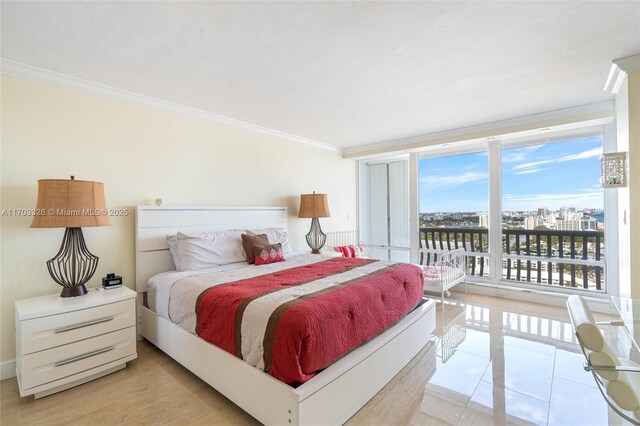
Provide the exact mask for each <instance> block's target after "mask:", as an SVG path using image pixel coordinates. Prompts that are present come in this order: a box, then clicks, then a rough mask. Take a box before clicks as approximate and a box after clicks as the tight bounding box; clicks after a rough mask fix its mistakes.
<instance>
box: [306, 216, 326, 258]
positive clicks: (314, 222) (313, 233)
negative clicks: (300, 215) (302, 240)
mask: <svg viewBox="0 0 640 426" xmlns="http://www.w3.org/2000/svg"><path fill="white" fill-rule="evenodd" d="M326 241H327V234H325V233H324V232H322V228H320V221H319V220H318V218H317V217H314V218H312V219H311V229H310V230H309V233H308V234H307V244H309V247H311V253H314V254H320V249H321V248H322V247H323V246H324V243H325V242H326Z"/></svg>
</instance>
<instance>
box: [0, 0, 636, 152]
mask: <svg viewBox="0 0 640 426" xmlns="http://www.w3.org/2000/svg"><path fill="white" fill-rule="evenodd" d="M1 14H2V17H1V19H2V20H1V36H2V42H1V49H2V50H1V56H2V58H4V59H9V60H12V61H17V62H21V63H25V64H29V65H33V66H37V67H41V68H45V69H48V70H52V71H56V72H59V73H63V74H67V75H70V76H75V77H78V78H82V79H85V80H89V81H94V82H98V83H101V84H104V85H108V86H113V87H116V88H120V89H125V90H129V91H132V92H136V93H139V94H142V95H145V96H150V97H153V98H157V99H161V100H166V101H170V102H174V103H177V104H180V105H184V106H188V107H192V108H196V109H200V110H203V111H207V112H210V113H214V114H219V115H222V116H226V117H230V118H233V119H236V120H241V121H245V122H249V123H253V124H256V125H260V126H264V127H267V128H270V129H274V130H277V131H280V132H285V133H289V134H292V135H296V136H300V137H303V138H308V139H312V140H315V141H319V142H323V143H327V144H331V145H334V146H337V147H339V148H347V147H353V146H360V145H365V144H370V143H375V142H380V141H386V140H392V139H398V138H404V137H409V136H414V135H419V134H428V133H433V132H438V131H444V130H450V129H455V128H460V127H466V126H471V125H475V124H480V123H487V122H492V121H497V120H503V119H508V118H512V117H519V116H524V115H529V114H533V113H538V112H543V111H549V110H554V109H560V108H566V107H571V106H575V105H582V104H588V103H592V102H599V101H603V100H608V99H611V94H608V93H606V92H604V91H603V89H602V88H603V86H604V83H605V80H606V77H607V74H608V71H609V67H610V65H611V60H613V59H616V58H621V57H625V56H629V55H633V54H637V53H639V52H640V1H629V2H617V1H611V2H605V1H602V2H598V1H595V2H537V1H531V2H488V1H487V2H484V1H481V2H411V3H409V2H358V3H350V2H293V3H292V2H256V3H247V2H70V3H67V2H64V3H63V2H5V1H3V2H2V3H1Z"/></svg>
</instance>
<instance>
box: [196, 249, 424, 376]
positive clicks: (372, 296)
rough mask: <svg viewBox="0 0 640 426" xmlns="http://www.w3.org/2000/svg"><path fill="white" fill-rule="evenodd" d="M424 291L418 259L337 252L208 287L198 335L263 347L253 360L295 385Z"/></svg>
mask: <svg viewBox="0 0 640 426" xmlns="http://www.w3.org/2000/svg"><path fill="white" fill-rule="evenodd" d="M422 292H423V277H422V269H421V268H419V267H417V266H415V265H409V264H404V263H395V264H394V263H390V262H380V261H376V260H371V259H362V258H333V259H330V260H326V261H322V262H319V263H314V264H310V265H305V266H300V267H296V268H292V269H287V270H284V271H280V272H276V273H273V274H268V275H262V276H258V277H255V278H250V279H244V280H240V281H235V282H231V283H226V284H222V285H217V286H215V287H211V288H208V289H207V290H205V291H204V292H202V293H201V294H200V296H199V297H198V300H197V302H196V314H197V325H196V333H197V334H198V335H199V336H200V337H202V338H204V339H205V340H207V341H209V342H211V343H213V344H215V345H217V346H218V347H220V348H222V349H224V350H226V351H227V352H229V353H231V354H234V355H236V356H238V357H239V358H244V356H246V357H250V356H251V357H253V358H255V356H256V353H258V358H259V362H255V361H253V362H252V363H253V364H254V365H256V366H258V367H259V368H263V369H264V371H266V372H268V373H269V374H271V375H272V376H274V377H275V378H277V379H279V380H281V381H282V382H284V383H287V384H290V385H292V386H297V385H299V384H301V383H304V382H306V381H307V380H309V379H310V378H312V377H313V376H314V375H315V374H317V373H318V372H319V371H320V370H322V369H324V368H325V367H327V366H329V365H330V364H332V363H333V362H335V361H336V360H338V359H339V358H341V357H342V356H344V355H346V354H347V353H349V352H350V351H352V350H353V349H355V348H357V347H358V346H360V345H362V344H363V343H365V342H367V341H368V340H370V339H372V338H373V337H375V336H377V335H378V334H380V333H381V332H382V331H384V330H385V329H387V328H388V327H390V326H391V325H393V324H394V323H396V322H397V321H398V320H400V319H401V318H402V317H403V316H405V315H406V314H407V313H408V312H409V311H411V310H412V309H413V308H414V307H415V306H416V305H417V304H418V303H419V302H420V299H421V296H422ZM243 333H244V335H243ZM251 345H255V346H256V347H249V346H251ZM243 354H244V356H243ZM260 357H261V359H260ZM248 362H249V361H248Z"/></svg>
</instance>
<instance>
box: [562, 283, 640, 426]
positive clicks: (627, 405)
mask: <svg viewBox="0 0 640 426" xmlns="http://www.w3.org/2000/svg"><path fill="white" fill-rule="evenodd" d="M567 309H568V310H569V317H570V318H571V324H572V325H573V329H574V331H575V333H576V337H577V339H578V343H579V344H580V347H581V349H582V352H583V353H584V356H585V359H586V362H585V364H584V369H585V370H586V371H591V373H592V374H593V377H594V379H595V381H596V384H597V385H598V389H599V390H600V393H602V396H603V397H604V399H605V401H607V404H609V406H610V407H611V408H612V409H613V410H614V411H615V412H616V413H618V414H619V415H620V416H621V417H623V418H624V419H625V420H627V421H629V422H631V423H633V424H635V425H640V398H639V396H640V365H638V364H636V363H634V362H633V361H630V360H626V359H619V358H618V356H617V355H616V354H615V353H614V352H613V350H612V349H611V348H610V347H609V345H608V344H607V342H606V341H605V339H604V338H603V336H602V332H601V331H600V329H599V328H598V326H597V324H596V322H595V320H594V319H593V314H592V313H591V310H590V309H589V307H588V306H587V304H586V302H585V301H584V299H583V298H582V297H580V296H577V295H573V296H569V298H568V299H567Z"/></svg>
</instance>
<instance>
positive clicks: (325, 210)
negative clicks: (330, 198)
mask: <svg viewBox="0 0 640 426" xmlns="http://www.w3.org/2000/svg"><path fill="white" fill-rule="evenodd" d="M330 216H331V215H330V214H329V203H328V202H327V194H316V193H315V192H314V193H313V194H302V195H301V196H300V212H299V213H298V217H302V218H318V217H330Z"/></svg>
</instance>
